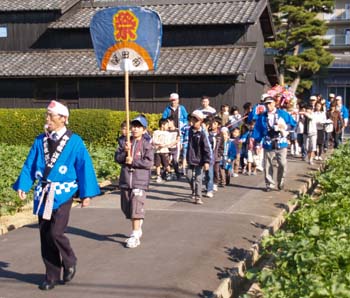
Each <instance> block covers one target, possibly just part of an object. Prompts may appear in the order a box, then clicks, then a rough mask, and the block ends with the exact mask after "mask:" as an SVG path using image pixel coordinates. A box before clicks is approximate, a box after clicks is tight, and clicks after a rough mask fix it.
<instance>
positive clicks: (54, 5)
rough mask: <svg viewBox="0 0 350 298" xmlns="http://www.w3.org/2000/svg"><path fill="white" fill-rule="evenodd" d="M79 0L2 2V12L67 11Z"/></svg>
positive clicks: (12, 0)
mask: <svg viewBox="0 0 350 298" xmlns="http://www.w3.org/2000/svg"><path fill="white" fill-rule="evenodd" d="M78 2H79V0H1V1H0V11H23V10H28V11H29V10H61V11H63V12H64V11H65V10H67V9H68V8H70V7H72V6H73V5H74V4H76V3H78Z"/></svg>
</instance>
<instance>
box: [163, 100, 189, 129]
mask: <svg viewBox="0 0 350 298" xmlns="http://www.w3.org/2000/svg"><path fill="white" fill-rule="evenodd" d="M169 101H170V104H169V105H168V106H167V107H166V108H165V110H164V111H163V115H162V118H163V119H168V118H169V117H170V116H172V117H173V118H174V124H175V127H176V128H178V129H180V131H181V130H182V128H183V127H184V126H185V125H187V122H188V121H187V116H188V113H187V111H186V108H185V107H184V106H183V105H180V99H179V94H177V93H171V94H170V96H169Z"/></svg>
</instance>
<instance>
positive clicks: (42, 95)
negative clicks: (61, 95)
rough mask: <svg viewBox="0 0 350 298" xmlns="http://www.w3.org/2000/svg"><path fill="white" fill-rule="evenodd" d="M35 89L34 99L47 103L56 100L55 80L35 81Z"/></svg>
mask: <svg viewBox="0 0 350 298" xmlns="http://www.w3.org/2000/svg"><path fill="white" fill-rule="evenodd" d="M35 87H36V88H35V99H37V100H44V101H48V100H52V99H56V98H57V96H56V81H55V80H45V79H42V80H37V81H36V86H35Z"/></svg>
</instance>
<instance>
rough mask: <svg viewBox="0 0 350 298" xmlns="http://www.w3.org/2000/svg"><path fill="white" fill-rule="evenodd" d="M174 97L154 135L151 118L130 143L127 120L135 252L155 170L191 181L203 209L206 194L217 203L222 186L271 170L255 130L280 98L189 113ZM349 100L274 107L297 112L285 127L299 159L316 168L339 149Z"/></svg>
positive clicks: (125, 149) (160, 176)
mask: <svg viewBox="0 0 350 298" xmlns="http://www.w3.org/2000/svg"><path fill="white" fill-rule="evenodd" d="M266 98H268V100H266ZM170 99H171V100H172V101H173V103H175V104H172V106H170V108H169V107H167V109H166V111H165V112H166V113H165V112H164V113H163V117H162V118H161V119H160V120H159V128H158V129H157V130H155V131H153V134H152V135H151V134H150V133H149V132H148V131H147V125H148V123H147V120H146V118H145V117H144V116H143V115H139V116H138V117H137V118H135V119H134V120H133V121H132V122H131V140H130V141H127V136H126V126H127V125H126V122H123V123H122V127H121V134H122V135H121V136H120V137H119V138H118V148H117V151H116V154H115V161H116V162H118V163H120V164H121V165H122V174H121V177H120V188H121V201H122V202H121V204H122V210H123V212H124V214H125V216H126V217H127V218H129V219H131V221H132V229H133V232H132V234H131V236H130V238H128V240H127V247H131V248H133V247H137V246H138V245H139V244H140V238H141V235H142V230H141V226H142V222H143V218H144V202H145V190H147V188H148V185H149V182H150V179H151V170H152V169H154V173H155V176H154V178H153V179H154V182H156V183H163V182H165V181H169V180H175V179H176V180H178V179H181V177H186V178H187V181H188V183H189V184H190V188H191V192H192V194H191V199H192V200H193V202H194V203H195V204H203V201H202V193H203V190H204V196H206V197H208V198H212V197H213V196H214V193H215V192H216V191H217V190H218V187H225V186H227V185H229V184H230V181H231V178H232V177H233V178H236V177H238V175H239V174H242V175H247V176H250V175H257V171H264V172H265V180H266V172H269V173H270V170H271V169H270V170H267V168H266V166H265V165H264V164H265V162H264V153H263V150H264V149H263V147H264V148H265V145H266V144H265V143H266V142H265V141H266V140H264V139H263V140H260V141H259V142H258V141H257V140H256V136H257V134H256V133H255V135H254V129H255V124H256V121H257V120H259V121H260V122H259V123H260V125H261V123H262V120H261V119H262V118H261V117H259V115H260V114H261V115H264V113H265V114H266V116H265V118H266V121H267V123H269V121H270V120H268V119H269V117H270V116H268V113H269V110H268V109H270V108H271V107H269V103H271V102H272V101H275V100H274V99H273V98H271V97H266V95H263V96H262V99H261V102H260V103H258V104H256V105H252V104H251V103H246V104H244V106H243V109H244V111H243V115H241V114H240V113H239V109H238V107H236V106H234V107H232V108H230V107H229V106H228V105H222V106H221V108H220V111H219V112H218V113H216V110H215V109H214V108H212V107H210V106H209V98H208V97H203V99H202V102H203V108H202V109H197V110H195V111H193V112H192V113H190V114H187V112H186V109H185V108H184V106H181V105H179V103H178V100H179V97H178V94H176V93H172V94H171V96H170ZM264 100H265V102H264ZM341 101H342V98H341V97H340V96H337V97H335V96H334V94H330V99H329V100H328V101H326V100H324V99H322V97H321V96H318V97H316V96H311V97H310V100H309V102H308V103H306V104H305V103H299V104H298V105H297V106H296V107H283V106H278V102H277V101H276V102H274V104H276V106H277V108H278V109H279V110H285V111H287V112H288V113H289V116H288V117H289V118H291V119H292V120H291V122H289V123H294V124H295V123H296V125H294V124H293V125H290V126H289V125H283V126H286V128H285V130H286V131H287V132H286V134H285V135H283V136H282V138H283V139H286V140H287V139H288V142H289V149H290V153H291V154H292V155H293V156H296V157H297V156H300V157H301V158H302V159H303V160H307V161H308V162H309V163H310V164H313V160H322V154H323V151H324V150H327V149H328V146H329V144H330V141H332V142H333V144H334V145H333V147H334V148H337V147H338V145H339V143H340V142H341V141H342V133H343V130H344V127H346V125H347V120H348V111H347V109H346V108H345V106H344V105H342V103H341ZM174 106H175V108H174ZM266 107H268V109H267V108H266ZM174 111H175V112H174ZM176 111H178V112H176ZM176 113H177V114H176ZM279 113H280V112H279ZM283 113H285V112H283ZM285 114H286V113H285ZM180 115H181V117H182V118H181V121H179V119H180ZM184 115H186V119H187V122H186V121H185V120H184V119H185V118H184ZM276 115H277V114H276ZM174 116H176V117H174ZM180 124H181V125H180ZM275 124H277V126H280V124H279V123H275ZM284 124H286V123H284ZM268 125H269V124H268ZM287 126H288V127H289V130H288V129H287ZM272 128H273V127H272ZM272 130H273V129H272ZM272 130H271V131H272ZM277 130H280V129H279V128H277ZM280 131H281V130H280ZM140 135H142V137H141V136H140ZM253 136H255V138H254V137H253ZM267 137H268V136H267ZM263 142H265V143H264V144H265V145H264V146H263ZM268 156H269V155H268ZM265 158H266V154H265ZM271 161H272V159H271ZM271 164H272V163H271ZM264 167H265V170H264ZM132 178H133V179H132ZM139 179H141V180H139ZM280 180H281V181H279V185H278V189H279V190H282V189H283V183H284V180H283V177H282V178H281V179H280ZM267 189H269V187H268V188H267Z"/></svg>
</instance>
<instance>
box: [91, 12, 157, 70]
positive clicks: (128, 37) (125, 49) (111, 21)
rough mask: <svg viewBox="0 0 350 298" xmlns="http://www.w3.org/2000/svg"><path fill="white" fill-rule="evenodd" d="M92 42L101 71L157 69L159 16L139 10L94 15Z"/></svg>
mask: <svg viewBox="0 0 350 298" xmlns="http://www.w3.org/2000/svg"><path fill="white" fill-rule="evenodd" d="M90 33H91V38H92V42H93V46H94V50H95V54H96V58H97V63H98V66H99V68H100V69H101V70H112V71H126V70H127V71H147V70H155V69H157V62H158V57H159V53H160V47H161V43H162V23H161V20H160V17H159V15H158V14H157V13H156V12H154V11H152V10H150V9H146V8H142V7H128V6H125V7H113V8H107V9H103V10H100V11H98V12H96V14H95V15H94V16H93V18H92V20H91V23H90Z"/></svg>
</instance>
